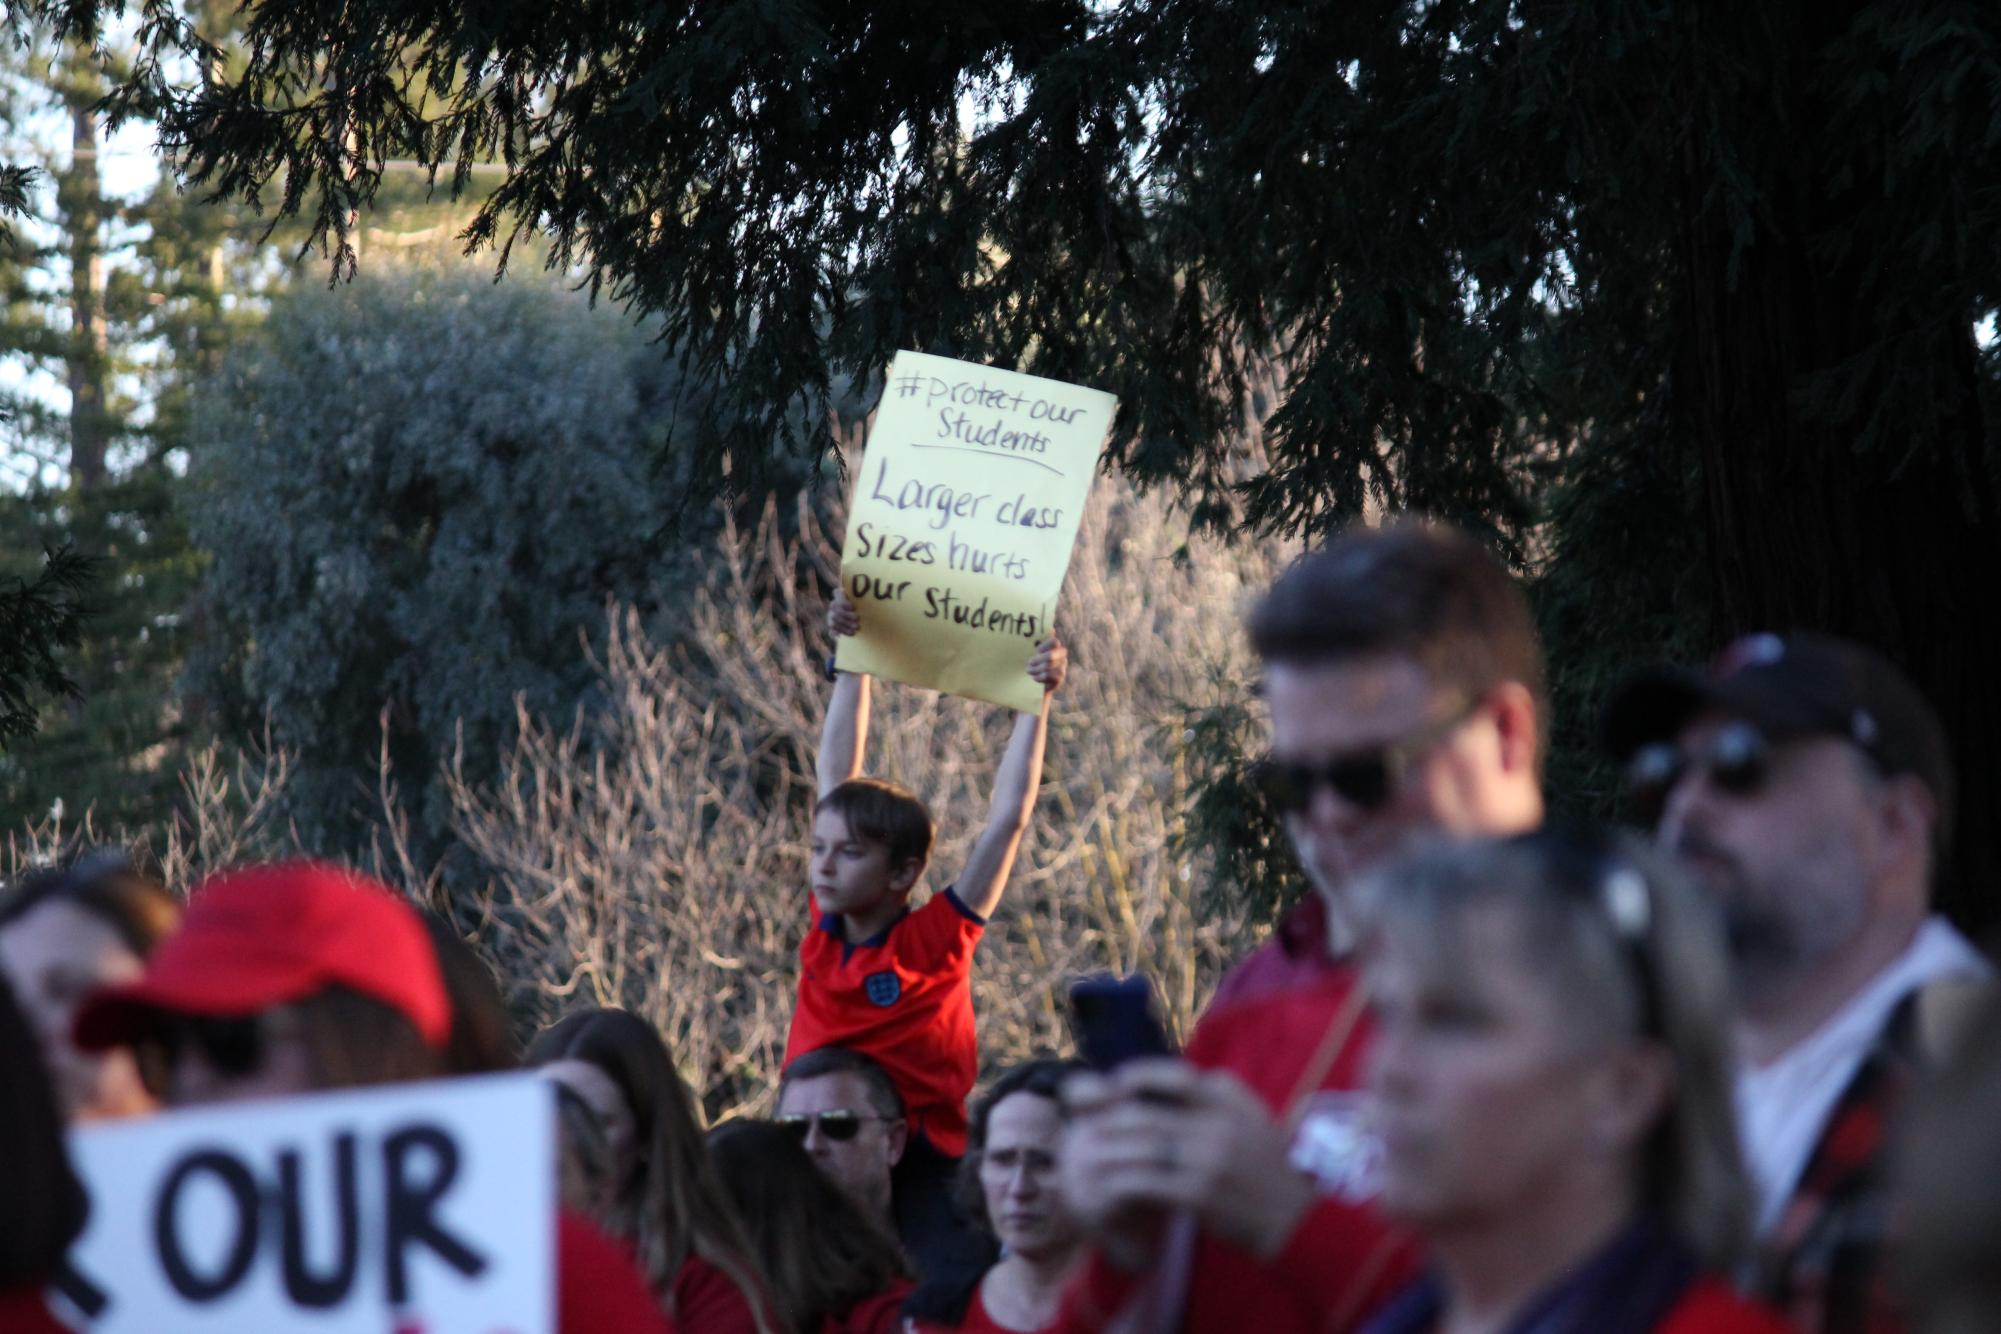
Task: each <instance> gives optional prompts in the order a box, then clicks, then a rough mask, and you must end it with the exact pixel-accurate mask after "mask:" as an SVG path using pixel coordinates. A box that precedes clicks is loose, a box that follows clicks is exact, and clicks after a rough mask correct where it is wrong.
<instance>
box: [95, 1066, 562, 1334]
mask: <svg viewBox="0 0 2001 1334" xmlns="http://www.w3.org/2000/svg"><path fill="white" fill-rule="evenodd" d="M553 1136H554V1099H553V1098H552V1097H551V1096H550V1090H549V1086H548V1084H546V1083H544V1082H543V1081H541V1080H539V1079H536V1078H535V1077H533V1076H531V1075H501V1076H492V1077H482V1078H476V1079H455V1080H445V1081H441V1082H437V1083H426V1084H405V1085H400V1086H397V1087H393V1088H383V1089H370V1090H363V1091H357V1092H349V1093H329V1094H322V1095H319V1096H316V1097H310V1098H288V1099H283V1100H278V1101H272V1102H247V1103H240V1104H237V1105H235V1106H230V1107H218V1108H214V1109H211V1110H202V1111H186V1112H172V1113H168V1114H165V1115H162V1116H156V1117H151V1118H148V1119H146V1120H143V1121H132V1122H126V1123H123V1124H118V1125H109V1126H104V1127H101V1128H100V1127H88V1128H85V1129H82V1130H78V1131H76V1132H74V1133H73V1134H72V1135H71V1136H70V1152H71V1154H72V1156H73V1157H74V1158H75V1160H76V1166H77V1171H78V1173H79V1174H80V1175H81V1176H82V1177H83V1180H84V1185H85V1187H86V1189H88V1191H89V1192H90V1222H89V1226H88V1228H87V1229H86V1230H85V1232H84V1234H83V1236H82V1237H81V1238H80V1239H79V1240H78V1241H77V1244H76V1245H75V1246H74V1247H73V1248H72V1249H71V1251H70V1255H69V1262H68V1271H69V1272H68V1273H67V1274H65V1275H64V1276H63V1278H62V1280H61V1282H60V1283H59V1284H58V1288H59V1290H60V1292H61V1293H62V1295H63V1297H64V1298H65V1299H67V1301H68V1302H69V1304H70V1305H72V1306H74V1307H75V1308H77V1310H78V1311H79V1312H81V1314H82V1315H83V1317H84V1323H83V1325H82V1328H84V1329H88V1330H90V1331H93V1334H100V1332H102V1334H111V1332H113V1331H118V1332H122V1331H134V1332H135V1334H137V1332H139V1331H143V1334H178V1332H179V1331H189V1334H197V1332H199V1331H215V1332H217V1334H220V1331H225V1330H256V1331H258V1334H295V1332H297V1334H303V1331H308V1330H310V1331H315V1332H316V1334H348V1331H354V1332H355V1334H361V1332H362V1331H366V1332H367V1334H385V1331H388V1330H391V1329H395V1330H399V1331H405V1330H407V1331H412V1334H445V1332H446V1331H455V1330H466V1331H476V1332H477V1334H551V1332H552V1331H553V1329H554V1326H555V1311H556V1301H555V1217H556V1213H555V1210H556V1201H555V1165H554V1156H555V1149H554V1139H553ZM536 1164H546V1165H547V1170H538V1169H537V1168H536V1166H535V1165H536Z"/></svg>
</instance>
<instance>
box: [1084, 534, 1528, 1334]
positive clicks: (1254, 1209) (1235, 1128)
mask: <svg viewBox="0 0 2001 1334" xmlns="http://www.w3.org/2000/svg"><path fill="white" fill-rule="evenodd" d="M1250 635H1251V642H1252V645H1253V647H1254V648H1255V649H1256V650H1257V653H1258V656H1259V658H1260V659H1261V660H1262V662H1263V664H1264V679H1263V690H1262V693H1263V696H1264V699H1265V702H1266V704H1267V705H1268V707H1269V713H1270V725H1271V751H1270V754H1269V756H1268V757H1267V758H1266V759H1264V760H1263V761H1261V762H1260V763H1259V766H1258V772H1257V779H1258V785H1259V787H1260V789H1261V790H1262V791H1263V792H1264V794H1265V796H1266V798H1267V800H1269V801H1270V802H1271V803H1272V804H1273V806H1274V807H1275V808H1276V809H1277V810H1278V811H1279V812H1280V813H1281V814H1282V815H1283V816H1284V819H1285V825H1286V830H1287V833H1288V834H1289V835H1290V838H1291V841H1292V845H1293V849H1294V852H1295V853H1296V854H1297V856H1298V858H1299V861H1300V865H1301V867H1302V868H1303V869H1304V870H1305V872H1306V877H1307V880H1308V882H1309V884H1310V886H1311V892H1310V893H1309V894H1308V895H1307V896H1306V897H1305V899H1304V900H1303V901H1302V902H1301V903H1300V904H1299V905H1297V906H1296V907H1295V908H1294V909H1293V910H1292V911H1291V912H1290V913H1289V914H1288V915H1287V916H1286V917H1285V919H1284V920H1283V921H1282V922H1281V923H1280V924H1279V927H1278V930H1277V931H1276V933H1275V934H1274V935H1273V937H1272V939H1271V940H1269V941H1267V942H1266V943H1265V944H1264V945H1263V946H1262V947H1260V948H1259V949H1258V950H1257V951H1256V952H1255V953H1253V954H1252V955H1251V956H1250V957H1249V958H1248V959H1246V960H1244V961H1243V962H1242V963H1240V964H1239V965H1238V966H1237V967H1236V969H1234V970H1233V971H1232V972H1231V973H1230V974H1229V976H1227V977H1226V978H1225V979H1224V981H1223V984H1222V986H1221V987H1220V988H1219V989H1218V991H1217V993H1216V996H1215V998H1214V999H1213V1000H1212V1001H1211V1003H1210V1006H1209V1009H1208V1011H1207V1012H1206V1013H1205V1014H1204V1016H1203V1018H1202V1021H1201V1022H1200V1023H1199V1024H1198V1025H1197V1027H1196V1030H1195V1033H1194V1035H1193V1036H1192V1038H1191V1039H1190V1041H1189V1044H1188V1050H1187V1053H1186V1059H1185V1060H1182V1061H1150V1062H1135V1063H1134V1064H1132V1065H1129V1066H1127V1067H1125V1068H1123V1069H1121V1070H1120V1071H1118V1072H1117V1073H1116V1074H1114V1075H1112V1076H1110V1077H1105V1078H1095V1077H1080V1078H1079V1080H1077V1081H1076V1082H1075V1083H1074V1084H1073V1085H1072V1086H1071V1087H1070V1088H1069V1089H1066V1102H1067V1103H1068V1104H1069V1106H1070V1108H1071V1110H1072V1113H1073V1119H1072V1121H1071V1123H1070V1130H1069V1132H1068V1134H1067V1135H1066V1137H1065V1141H1064V1146H1063V1184H1064V1192H1065V1197H1066V1199H1067V1200H1068V1201H1069V1203H1070V1206H1071V1208H1072V1209H1073V1210H1074V1211H1075V1212H1076V1213H1077V1214H1078V1215H1079V1217H1080V1218H1081V1219H1083V1220H1084V1222H1085V1224H1086V1226H1087V1227H1088V1228H1089V1230H1090V1232H1091V1235H1092V1238H1093V1242H1094V1248H1093V1252H1092V1255H1091V1257H1090V1259H1089V1261H1088V1262H1087V1263H1086V1265H1085V1267H1084V1269H1083V1272H1082V1273H1081V1275H1080V1277H1079V1279H1078V1281H1077V1282H1076V1284H1075V1285H1074V1286H1073V1288H1072V1290H1071V1292H1070V1294H1069V1299H1068V1300H1067V1302H1066V1305H1065V1311H1064V1318H1063V1322H1062V1325H1063V1328H1065V1329H1067V1330H1075V1331H1084V1330H1096V1329H1100V1328H1104V1327H1106V1326H1107V1325H1109V1324H1111V1323H1112V1322H1113V1321H1114V1320H1118V1321H1120V1323H1121V1324H1122V1325H1124V1326H1125V1327H1130V1328H1144V1329H1149V1330H1176V1329H1179V1330H1184V1331H1187V1334H1205V1332H1206V1331H1210V1330H1217V1331H1223V1330H1227V1331H1230V1334H1236V1331H1239V1330H1248V1329H1256V1330H1259V1331H1260V1332H1261V1334H1263V1332H1264V1331H1291V1330H1336V1331H1338V1330H1348V1329H1352V1328H1354V1327H1356V1326H1357V1325H1358V1324H1359V1323H1360V1322H1361V1320H1362V1319H1363V1318H1364V1317H1365V1316H1367V1315H1368V1314H1369V1313H1371V1312H1372V1311H1373V1310H1374V1309H1375V1308H1376V1307H1377V1306H1378V1305H1379V1304H1380V1303H1381V1302H1382V1301H1383V1300H1385V1299H1386V1298H1387V1297H1388V1296H1389V1295H1390V1294H1391V1293H1392V1292H1394V1291H1395V1290H1396V1288H1397V1287H1398V1286H1399V1285H1400V1284H1402V1283H1403V1282H1404V1281H1406V1280H1407V1279H1408V1278H1409V1277H1410V1274H1411V1272H1412V1270H1413V1267H1414V1264H1415V1260H1416V1256H1415V1252H1414V1249H1413V1247H1412V1245H1411V1243H1410V1241H1409V1239H1408V1238H1407V1237H1405V1236H1404V1235H1403V1234H1401V1233H1399V1232H1398V1231H1396V1230H1395V1229H1393V1228H1391V1227H1390V1226H1389V1225H1388V1224H1387V1223H1386V1222H1385V1221H1384V1220H1383V1219H1382V1218H1381V1216H1380V1215H1379V1214H1378V1213H1377V1212H1376V1210H1375V1208H1374V1205H1373V1200H1374V1196H1375V1189H1376V1184H1375V1175H1374V1151H1375V1145H1374V1142H1373V1140H1372V1138H1371V1136H1370V1135H1369V1133H1368V1132H1367V1130H1366V1129H1365V1127H1364V1126H1363V1125H1362V1123H1361V1120H1360V1115H1359V1113H1360V1105H1359V1095H1358V1092H1357V1090H1358V1089H1359V1088H1360V1085H1361V1077H1362V1059H1363V1055H1364V1053H1365V1050H1366V1047H1367V1042H1368V1036H1369V1021H1368V1017H1367V1015H1366V1014H1365V1013H1364V1011H1363V1003H1362V995H1361V990H1360V988H1359V986H1358V985H1357V979H1356V975H1355V970H1354V968H1353V966H1352V963H1351V955H1352V953H1353V951H1354V949H1355V946H1356V942H1357V940H1358V937H1359V936H1360V934H1361V930H1362V920H1361V913H1360V910H1359V905H1358V904H1357V903H1356V901H1355V893H1354V887H1355V884H1356V881H1357V879H1358V878H1359V877H1361V876H1363V875H1364V874H1365V873H1366V872H1368V871H1369V870H1370V869H1371V868H1373V867H1375V866H1377V865H1379V864H1381V863H1382V862H1384V861H1386V860H1387V859H1389V858H1390V857H1392V856H1394V855H1395V854H1396V853H1397V852H1399V851H1400V850H1402V849H1403V848H1405V847H1407V846H1409V845H1410V844H1411V843H1412V842H1413V841H1415V840H1417V839H1420V838H1424V837H1428V836H1437V835H1448V836H1469V835H1479V834H1505V833H1515V832H1519V831H1521V830H1525V829H1530V828H1533V827H1535V826H1536V825H1538V824H1540V823H1541V820H1542V791H1541V785H1540V779H1539V772H1538V761H1539V755H1540V748H1541V736H1540V719H1541V717H1542V714H1543V710H1544V704H1543V693H1544V687H1543V667H1542V655H1541V650H1540V648H1539V647H1538V645H1537V641H1536V635H1535V627H1534V622H1533V620H1532V619H1531V617H1530V615H1529V610H1528V606H1527V603H1526V601H1525V600H1524V598H1523V596H1522V594H1521V591H1520V589H1519V588H1517V587H1516V586H1515V584H1514V583H1513V581H1512V580H1511V579H1510V578H1509V577H1508V575H1507V573H1506V571H1505V570H1503V569H1502V568H1501V567H1500V565H1499V564H1498V563H1497V562H1496V561H1495V560H1494V558H1493V557H1492V556H1491V555H1490V554H1489V553H1488V552H1487V551H1486V550H1485V549H1484V548H1483V547H1482V546H1481V545H1480V544H1479V543H1478V542H1476V541H1475V540H1474V539H1472V538H1471V537H1469V536H1467V535H1465V534H1463V533H1460V532H1457V531H1455V530H1453V529H1450V528H1447V527H1443V526H1439V525H1433V524H1427V523H1420V522H1415V521H1402V522H1397V523H1393V524H1390V525H1387V526H1384V527H1381V528H1376V529H1368V528H1357V529H1353V530H1351V531H1350V532H1348V533H1347V534H1344V535H1343V536H1342V537H1340V538H1339V539H1337V540H1336V541H1335V542H1334V543H1333V544H1332V545H1330V546H1329V547H1328V548H1327V549H1325V550H1324V551H1321V552H1318V553H1316V554H1314V555H1312V556H1309V557H1307V558H1305V559H1304V560H1302V561H1300V562H1299V563H1298V564H1297V565H1295V566H1294V567H1293V568H1292V569H1291V570H1289V571H1288V572H1287V573H1286V574H1285V575H1284V576H1282V577H1281V578H1280V579H1279V580H1278V581H1277V583H1275V584H1274V585H1273V586H1272V588H1271V590H1270V592H1269V593H1267V595H1266V596H1265V599H1264V601H1263V602H1262V603H1261V604H1260V605H1259V606H1258V607H1257V609H1256V610H1255V611H1254V612H1253V613H1252V616H1251V620H1250Z"/></svg>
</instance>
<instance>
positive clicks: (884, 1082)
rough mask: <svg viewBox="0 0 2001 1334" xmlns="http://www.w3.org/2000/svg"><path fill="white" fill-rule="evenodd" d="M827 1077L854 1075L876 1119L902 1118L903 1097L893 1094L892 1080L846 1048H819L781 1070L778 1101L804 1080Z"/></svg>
mask: <svg viewBox="0 0 2001 1334" xmlns="http://www.w3.org/2000/svg"><path fill="white" fill-rule="evenodd" d="M827 1075H857V1076H859V1077H860V1078H861V1081H862V1083H863V1084H864V1085H866V1086H867V1088H868V1100H869V1106H871V1107H873V1108H874V1109H875V1114H876V1115H877V1116H881V1117H886V1118H888V1119H889V1120H892V1121H900V1120H902V1119H903V1095H902V1094H900V1093H898V1092H897V1091H896V1081H895V1080H893V1079H891V1078H890V1077H889V1072H888V1071H886V1070H884V1069H883V1068H882V1067H881V1066H879V1065H877V1064H876V1063H875V1062H874V1061H872V1060H870V1059H869V1058H868V1057H866V1056H864V1055H862V1054H861V1053H860V1052H858V1051H855V1050H853V1049H852V1048H849V1047H821V1048H820V1049H819V1050H817V1051H809V1052H807V1053H806V1054H805V1055H804V1056H801V1057H799V1058H798V1059H797V1060H795V1061H793V1062H792V1064H790V1065H788V1066H786V1067H785V1073H784V1074H783V1075H781V1076H780V1077H779V1083H778V1098H779V1101H781V1102H783V1101H784V1100H785V1090H786V1089H788V1088H790V1087H791V1086H792V1085H794V1084H797V1083H799V1082H800V1081H801V1080H806V1079H821V1078H824V1077H825V1076H827Z"/></svg>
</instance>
